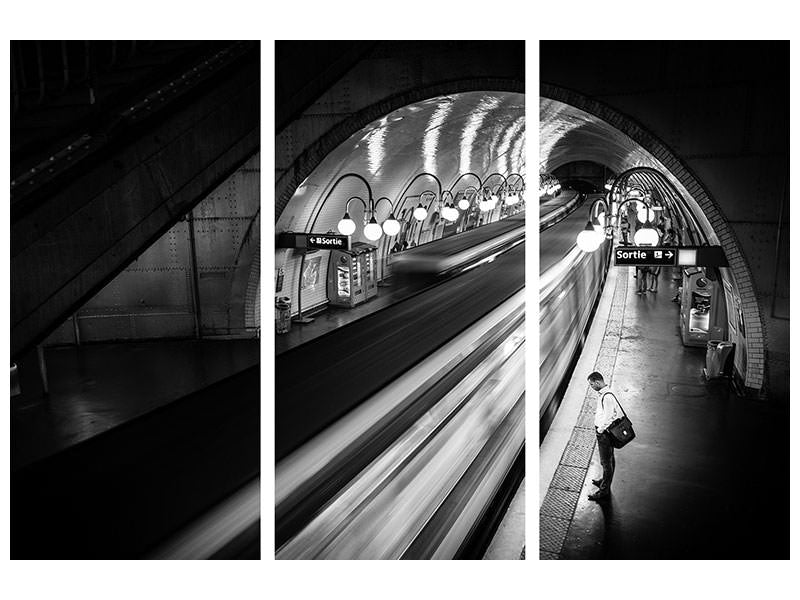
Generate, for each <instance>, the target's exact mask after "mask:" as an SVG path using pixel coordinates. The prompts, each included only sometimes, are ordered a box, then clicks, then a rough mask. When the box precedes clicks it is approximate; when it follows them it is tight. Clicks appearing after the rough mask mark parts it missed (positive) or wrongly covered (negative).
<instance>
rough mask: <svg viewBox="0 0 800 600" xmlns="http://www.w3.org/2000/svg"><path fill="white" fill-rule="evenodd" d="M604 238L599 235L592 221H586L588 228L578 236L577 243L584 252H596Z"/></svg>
mask: <svg viewBox="0 0 800 600" xmlns="http://www.w3.org/2000/svg"><path fill="white" fill-rule="evenodd" d="M603 239H604V236H602V235H598V233H597V231H595V228H594V226H593V225H592V222H591V221H586V227H584V228H583V231H581V232H580V233H579V234H578V238H577V240H576V243H577V245H578V248H580V249H581V250H582V251H583V252H594V251H595V250H597V249H598V248H599V247H600V244H601V243H602V242H603Z"/></svg>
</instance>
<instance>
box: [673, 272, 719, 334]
mask: <svg viewBox="0 0 800 600" xmlns="http://www.w3.org/2000/svg"><path fill="white" fill-rule="evenodd" d="M727 337H728V328H727V310H726V307H725V292H724V290H723V287H722V282H721V281H720V279H719V277H718V276H717V275H716V273H715V270H714V269H703V268H700V267H688V268H685V269H684V270H683V292H682V294H681V339H682V340H683V345H684V346H702V347H704V346H705V345H706V343H707V342H708V341H710V340H719V341H723V340H726V339H727Z"/></svg>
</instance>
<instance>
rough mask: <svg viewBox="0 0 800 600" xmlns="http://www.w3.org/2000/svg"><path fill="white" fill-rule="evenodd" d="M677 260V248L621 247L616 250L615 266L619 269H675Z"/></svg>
mask: <svg viewBox="0 0 800 600" xmlns="http://www.w3.org/2000/svg"><path fill="white" fill-rule="evenodd" d="M677 258H678V252H677V249H676V248H669V247H664V248H656V247H650V246H621V247H618V248H614V265H615V266H617V267H630V266H636V267H640V266H646V267H659V266H666V267H674V266H675V264H676V261H677Z"/></svg>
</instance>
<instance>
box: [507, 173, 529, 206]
mask: <svg viewBox="0 0 800 600" xmlns="http://www.w3.org/2000/svg"><path fill="white" fill-rule="evenodd" d="M514 178H516V179H514ZM512 181H513V183H512ZM506 182H507V184H508V188H509V189H508V193H507V194H506V199H505V204H506V206H514V205H515V204H519V203H520V202H521V201H522V192H523V191H525V180H524V179H523V178H522V175H520V174H519V173H511V175H509V176H508V178H507V179H506Z"/></svg>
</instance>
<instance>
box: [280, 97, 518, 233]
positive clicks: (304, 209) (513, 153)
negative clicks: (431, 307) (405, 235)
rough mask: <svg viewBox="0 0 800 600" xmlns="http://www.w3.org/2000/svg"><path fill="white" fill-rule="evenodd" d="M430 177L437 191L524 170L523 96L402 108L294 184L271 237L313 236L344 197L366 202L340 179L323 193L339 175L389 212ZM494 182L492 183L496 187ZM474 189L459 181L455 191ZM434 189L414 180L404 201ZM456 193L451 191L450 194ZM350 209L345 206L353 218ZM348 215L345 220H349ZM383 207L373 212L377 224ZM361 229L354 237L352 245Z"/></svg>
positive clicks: (332, 218)
mask: <svg viewBox="0 0 800 600" xmlns="http://www.w3.org/2000/svg"><path fill="white" fill-rule="evenodd" d="M423 171H427V172H429V173H433V174H435V175H436V176H437V177H439V179H440V180H441V182H442V186H443V188H444V189H449V188H450V186H451V185H452V184H453V183H454V181H455V180H456V178H457V177H458V176H459V175H460V174H462V173H466V172H470V171H471V172H474V173H476V174H478V175H479V176H480V177H485V176H486V175H489V174H490V173H494V172H499V173H501V174H503V175H509V174H510V173H521V174H522V175H524V174H525V173H524V171H525V96H524V94H519V93H510V92H464V93H459V94H452V95H448V96H439V97H436V98H431V99H429V100H425V101H422V102H418V103H415V104H411V105H408V106H405V107H403V108H401V109H398V110H396V111H393V112H391V113H389V114H388V115H386V116H384V117H383V118H381V119H379V120H377V121H374V122H372V123H370V124H369V125H368V126H366V127H365V128H363V129H362V130H360V131H358V132H357V133H355V134H354V135H352V136H351V137H350V138H349V139H348V140H347V141H345V142H344V143H342V144H341V145H339V146H338V147H337V148H336V149H335V150H333V151H332V152H331V153H330V154H329V155H328V156H327V157H326V158H325V159H324V160H323V161H322V162H321V163H320V165H319V166H318V167H317V168H316V169H315V170H314V172H313V173H312V174H311V175H310V176H309V177H308V178H307V179H306V180H305V181H304V182H303V183H302V184H301V185H300V187H299V188H298V189H297V191H296V192H295V194H294V196H293V197H292V199H291V200H290V202H289V203H288V204H287V206H286V209H285V210H284V211H283V213H281V215H280V218H279V219H278V223H277V225H276V231H279V232H280V231H286V230H293V231H309V230H310V228H311V226H312V224H313V225H314V230H315V231H318V232H322V231H328V230H332V229H335V226H336V223H337V222H338V220H339V219H341V217H342V213H343V211H344V204H345V202H346V201H347V199H348V198H350V197H351V196H354V195H357V196H360V197H363V198H366V189H365V188H364V185H363V183H361V182H360V181H358V180H357V179H356V178H348V179H345V180H344V181H342V183H341V184H340V185H339V186H338V187H337V188H336V189H335V190H334V191H333V193H331V194H330V198H329V200H328V201H327V202H325V206H324V207H323V206H322V203H323V200H324V199H325V197H326V195H327V194H328V193H329V192H330V190H331V186H332V185H333V184H334V182H335V181H336V179H337V178H338V177H340V176H341V175H343V174H345V173H357V174H359V175H362V176H363V177H364V178H365V179H366V180H367V181H368V182H369V183H370V186H371V187H372V193H373V196H374V197H375V198H376V199H377V198H380V197H381V196H386V197H388V198H389V199H390V200H391V201H392V204H393V205H394V206H397V204H398V203H399V201H400V200H401V199H400V194H401V193H402V192H403V190H404V189H405V188H406V186H407V185H408V183H409V182H410V181H411V179H412V178H413V177H414V176H415V175H417V174H419V173H421V172H423ZM499 181H500V180H499V179H495V180H494V183H495V184H496V183H499ZM468 185H476V182H475V180H474V178H463V179H461V181H460V182H459V185H458V188H457V189H463V188H464V187H466V186H468ZM426 189H430V190H436V184H435V182H434V181H433V180H432V179H431V178H428V177H422V178H419V179H418V180H417V181H415V182H414V184H413V186H412V187H411V188H410V189H409V190H408V192H407V193H406V196H410V195H415V194H419V193H420V192H422V191H424V190H426ZM454 191H456V190H454ZM356 205H357V203H353V205H351V207H353V208H355V209H356V210H355V211H351V213H356V214H360V208H357V206H356ZM356 214H352V216H353V218H354V219H357V216H356ZM387 214H388V203H385V202H384V203H383V204H382V205H381V206H379V207H378V216H379V219H380V218H385V216H386V215H387ZM360 230H361V228H359V230H358V231H357V233H356V235H355V236H354V240H357V239H358V235H359V233H360Z"/></svg>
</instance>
